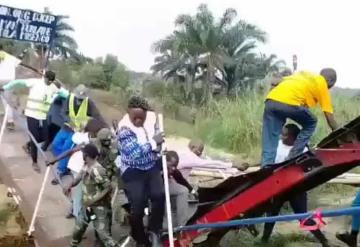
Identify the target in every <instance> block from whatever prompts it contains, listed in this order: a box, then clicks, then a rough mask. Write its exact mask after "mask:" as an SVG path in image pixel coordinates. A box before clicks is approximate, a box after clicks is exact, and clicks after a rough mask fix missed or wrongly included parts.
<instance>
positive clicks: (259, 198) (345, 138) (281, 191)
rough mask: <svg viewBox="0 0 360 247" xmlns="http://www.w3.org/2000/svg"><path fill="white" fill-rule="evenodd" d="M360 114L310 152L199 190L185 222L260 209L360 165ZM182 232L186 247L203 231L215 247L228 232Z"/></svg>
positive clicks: (226, 217) (181, 246)
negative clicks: (196, 205) (192, 211)
mask: <svg viewBox="0 0 360 247" xmlns="http://www.w3.org/2000/svg"><path fill="white" fill-rule="evenodd" d="M359 137H360V117H359V118H356V119H355V120H353V121H351V122H350V123H348V124H347V125H345V126H344V127H343V128H341V129H339V130H337V131H335V132H333V133H331V134H330V135H329V136H328V137H326V138H325V139H324V140H323V141H321V142H320V143H319V145H318V146H317V148H316V149H315V150H314V151H313V152H307V153H304V154H302V155H300V156H299V157H297V158H295V159H292V160H289V161H287V162H284V163H281V164H276V165H274V166H272V167H270V168H265V169H261V170H259V171H257V172H253V173H249V174H246V175H241V176H238V177H233V178H230V179H228V180H226V181H224V182H223V183H221V184H219V185H218V186H216V187H214V188H201V189H199V195H200V203H201V204H203V205H204V204H205V205H204V206H201V207H199V208H198V210H197V212H196V213H195V215H194V216H193V217H192V218H191V219H190V220H189V222H188V225H192V224H204V223H215V222H220V221H227V220H233V219H239V218H250V217H254V216H256V215H259V214H263V213H264V212H265V211H266V210H268V209H269V207H271V200H272V199H277V200H287V198H288V196H289V195H290V194H292V195H293V194H294V193H297V192H301V191H307V190H310V189H312V188H314V187H316V186H318V185H320V184H323V183H325V182H327V181H328V180H330V179H332V178H335V177H337V176H338V175H340V174H342V173H344V172H346V171H348V170H350V169H352V168H354V167H355V166H357V165H358V164H360V143H358V142H357V141H356V140H358V139H359ZM228 230H229V229H225V230H216V231H211V230H208V231H204V230H201V231H190V232H181V233H180V234H179V235H178V238H177V240H176V242H175V246H179V247H187V246H189V245H190V243H191V242H192V241H193V240H194V239H195V238H196V237H198V236H200V235H202V234H208V240H207V243H206V246H217V244H218V242H219V241H220V239H221V237H222V236H223V235H224V234H225V233H226V232H227V231H228Z"/></svg>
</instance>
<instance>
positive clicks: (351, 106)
mask: <svg viewBox="0 0 360 247" xmlns="http://www.w3.org/2000/svg"><path fill="white" fill-rule="evenodd" d="M264 98H265V96H264V95H263V94H261V93H258V92H256V91H249V92H247V93H244V94H243V95H242V96H241V97H238V98H237V99H235V100H228V99H223V100H220V101H213V102H211V103H210V104H209V105H208V106H207V107H206V108H203V109H201V110H200V113H199V114H198V116H197V119H196V124H195V133H196V135H198V136H199V137H201V138H202V139H203V140H205V141H206V143H207V144H209V145H211V146H213V147H216V148H222V149H225V150H227V151H230V152H232V153H240V154H246V156H248V157H250V158H251V160H253V161H254V162H256V161H258V160H259V157H260V150H261V128H262V114H263V109H264ZM359 103H360V102H359V99H357V98H353V97H348V96H344V95H339V94H335V95H333V105H334V109H335V117H336V119H337V121H338V122H339V123H340V124H345V123H347V122H348V121H350V120H352V119H354V118H355V117H357V116H359V115H360V107H359V106H358V105H359ZM314 113H315V115H316V116H317V118H318V126H317V129H316V132H315V134H314V136H313V138H312V140H311V143H312V144H316V143H318V142H319V141H320V140H321V139H322V138H324V137H325V136H326V135H328V133H329V132H330V131H329V128H328V126H327V124H326V122H325V119H324V117H323V116H322V113H321V112H320V110H319V109H316V110H315V111H314Z"/></svg>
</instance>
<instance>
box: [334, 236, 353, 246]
mask: <svg viewBox="0 0 360 247" xmlns="http://www.w3.org/2000/svg"><path fill="white" fill-rule="evenodd" d="M336 238H337V239H339V240H340V241H341V242H344V243H345V244H347V245H348V246H349V247H357V237H356V235H353V234H350V233H347V232H345V233H336Z"/></svg>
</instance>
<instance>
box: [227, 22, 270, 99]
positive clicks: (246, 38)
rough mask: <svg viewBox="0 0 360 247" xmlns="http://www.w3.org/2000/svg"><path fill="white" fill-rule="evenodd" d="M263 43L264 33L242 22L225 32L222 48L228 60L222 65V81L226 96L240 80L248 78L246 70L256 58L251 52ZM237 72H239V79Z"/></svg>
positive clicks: (264, 40) (264, 39)
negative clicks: (224, 85) (225, 85)
mask: <svg viewBox="0 0 360 247" xmlns="http://www.w3.org/2000/svg"><path fill="white" fill-rule="evenodd" d="M264 42H266V33H265V32H264V31H262V30H260V29H259V28H258V27H257V26H255V25H252V24H249V23H247V22H246V21H244V20H240V21H238V22H237V23H236V24H235V25H234V26H232V27H231V28H229V29H227V30H226V32H225V33H224V35H223V43H222V46H223V49H224V50H225V52H226V54H227V57H228V58H229V59H228V62H227V63H226V64H225V65H224V73H223V77H224V80H225V81H226V82H227V87H226V89H227V95H229V94H230V93H231V92H232V91H233V89H234V88H235V87H237V86H238V83H239V81H241V80H242V78H245V77H248V76H250V75H247V68H248V64H251V63H253V62H254V58H255V57H256V54H255V53H254V51H253V50H254V48H256V47H257V45H258V44H259V43H264ZM238 71H241V74H242V76H241V78H239V73H238Z"/></svg>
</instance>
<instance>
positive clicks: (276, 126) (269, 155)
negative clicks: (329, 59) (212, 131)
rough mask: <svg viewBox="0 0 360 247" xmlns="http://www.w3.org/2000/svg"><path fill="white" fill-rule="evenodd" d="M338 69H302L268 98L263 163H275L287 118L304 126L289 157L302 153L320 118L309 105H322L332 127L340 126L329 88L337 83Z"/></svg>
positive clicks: (264, 121)
mask: <svg viewBox="0 0 360 247" xmlns="http://www.w3.org/2000/svg"><path fill="white" fill-rule="evenodd" d="M335 82H336V72H335V70H334V69H330V68H326V69H322V70H321V72H320V74H313V73H310V72H299V73H296V74H293V75H291V76H287V77H284V78H283V80H282V81H281V82H280V83H279V84H278V85H277V86H276V87H274V88H273V89H272V90H271V91H270V93H269V94H268V95H267V97H266V101H265V110H264V115H263V131H262V161H261V164H262V166H266V165H271V164H273V163H274V162H275V157H276V150H277V146H278V142H279V138H280V133H281V130H282V127H283V125H284V124H285V122H286V119H291V120H293V121H295V122H296V123H298V124H299V125H300V126H301V127H302V129H301V131H300V133H299V135H298V137H297V139H296V141H295V143H294V147H293V148H292V149H291V151H290V154H289V158H293V157H295V156H297V155H299V154H301V153H302V152H303V150H304V148H305V146H306V144H307V143H308V142H309V140H310V138H311V136H312V135H313V133H314V131H315V128H316V123H317V119H316V117H315V116H314V115H313V114H312V113H311V111H310V110H309V108H311V107H314V106H316V105H317V104H319V105H320V107H321V109H322V111H323V112H324V115H325V118H326V121H327V123H328V125H329V127H330V128H331V129H332V130H335V129H337V127H338V125H337V123H336V121H335V119H334V115H333V107H332V104H331V96H330V92H329V89H330V88H332V87H333V86H334V85H335Z"/></svg>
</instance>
